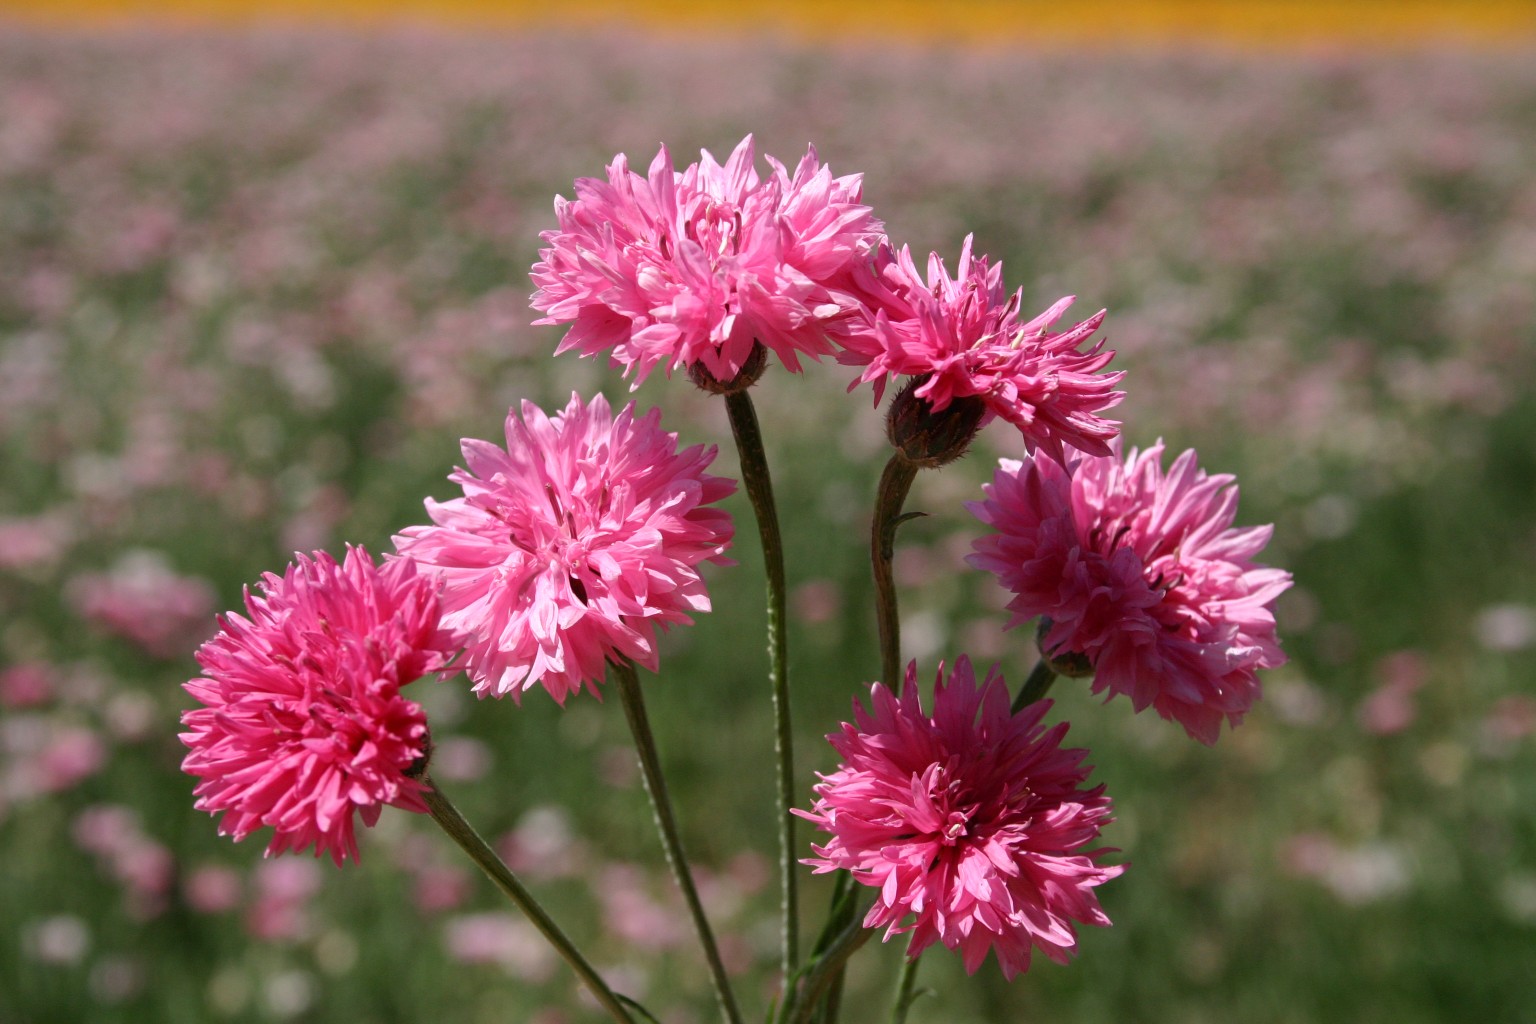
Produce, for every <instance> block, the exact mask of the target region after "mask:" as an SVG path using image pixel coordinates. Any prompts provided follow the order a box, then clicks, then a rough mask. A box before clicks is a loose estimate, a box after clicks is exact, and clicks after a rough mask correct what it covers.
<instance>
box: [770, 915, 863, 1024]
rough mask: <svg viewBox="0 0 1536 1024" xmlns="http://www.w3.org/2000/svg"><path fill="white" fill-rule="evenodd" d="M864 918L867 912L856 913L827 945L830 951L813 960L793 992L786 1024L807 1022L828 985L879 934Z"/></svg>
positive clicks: (787, 1007) (787, 1010) (788, 1006)
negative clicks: (866, 923) (866, 925)
mask: <svg viewBox="0 0 1536 1024" xmlns="http://www.w3.org/2000/svg"><path fill="white" fill-rule="evenodd" d="M863 919H864V915H863V914H858V915H856V916H855V917H854V919H853V921H851V922H849V924H848V927H847V928H844V929H843V930H842V932H840V933H839V934H838V936H837V938H836V939H834V940H833V941H832V943H831V944H830V945H828V946H827V949H826V952H824V953H822V954H821V956H819V957H817V958H816V959H815V960H814V961H812V963H811V968H810V970H809V971H808V972H807V973H806V975H805V977H804V978H803V979H802V980H801V982H800V984H799V985H798V986H796V988H795V990H794V991H793V992H791V993H790V1001H789V1005H787V1006H786V1007H785V1015H784V1017H783V1018H782V1019H783V1021H784V1024H806V1022H807V1021H809V1020H810V1019H811V1014H812V1013H814V1012H815V1010H816V1004H817V1003H818V1002H820V1001H821V997H822V996H823V995H824V994H825V993H826V991H827V989H828V987H829V986H831V985H832V983H833V982H834V981H836V980H837V978H838V977H840V976H841V975H842V973H843V966H844V965H845V964H846V963H847V962H848V958H849V957H850V956H852V955H853V954H854V953H855V952H857V951H858V949H859V947H860V946H862V945H864V943H866V942H868V941H869V940H870V937H871V936H873V935H874V934H875V933H874V931H873V930H871V929H869V928H865V927H864V920H863Z"/></svg>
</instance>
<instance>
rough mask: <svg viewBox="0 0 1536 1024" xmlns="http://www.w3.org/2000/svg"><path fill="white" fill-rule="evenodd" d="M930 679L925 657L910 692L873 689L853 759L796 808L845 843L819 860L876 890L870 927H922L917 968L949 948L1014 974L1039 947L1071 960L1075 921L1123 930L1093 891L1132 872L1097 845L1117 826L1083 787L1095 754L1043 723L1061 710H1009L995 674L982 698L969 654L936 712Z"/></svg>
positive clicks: (842, 744) (845, 759) (972, 965)
mask: <svg viewBox="0 0 1536 1024" xmlns="http://www.w3.org/2000/svg"><path fill="white" fill-rule="evenodd" d="M916 680H917V666H916V663H915V662H914V663H913V664H911V665H909V666H908V668H907V679H906V687H905V689H904V690H903V695H902V696H901V697H900V698H897V697H896V695H895V694H893V693H892V692H891V691H890V690H889V689H887V688H886V687H885V686H884V685H883V684H880V683H875V684H874V685H873V686H872V687H871V688H870V709H869V710H868V711H865V710H864V708H863V707H862V706H860V705H859V704H858V703H857V702H855V703H854V715H855V720H854V724H852V725H849V724H847V723H844V725H843V728H842V733H841V734H833V735H831V736H828V737H827V739H828V740H830V741H831V743H832V746H833V747H835V748H836V749H837V752H838V754H840V755H841V756H842V764H841V765H839V766H838V769H837V771H835V772H833V773H832V774H831V775H823V776H822V777H821V778H822V781H821V782H820V783H818V784H817V786H816V798H817V799H816V805H815V807H814V808H813V809H812V810H811V812H810V813H806V812H804V811H797V812H796V813H797V814H800V815H801V817H804V818H806V819H807V820H809V821H813V822H815V823H816V824H817V825H818V826H820V828H821V829H822V830H823V831H825V832H829V833H831V835H832V838H831V839H830V840H828V842H827V844H826V845H825V846H812V849H813V850H815V851H816V853H817V855H818V856H817V857H816V858H812V859H809V860H807V861H806V862H805V863H807V864H810V865H812V866H813V867H815V868H816V871H817V873H818V874H820V873H824V872H827V871H833V870H837V869H840V868H841V869H846V870H848V871H850V872H852V873H853V877H854V879H855V880H856V881H858V882H860V883H861V884H863V885H867V886H871V887H872V888H874V889H876V890H878V896H877V897H876V899H875V905H874V906H873V907H871V908H870V911H869V914H868V915H867V916H866V917H865V918H864V926H865V927H866V928H878V927H881V926H882V925H884V926H885V928H886V933H885V937H886V939H889V938H890V937H891V935H893V934H902V933H910V934H911V938H910V939H909V940H908V943H907V956H908V958H909V959H910V958H916V957H917V956H918V954H920V953H921V952H922V951H923V950H924V949H926V948H928V947H929V946H930V945H932V944H933V943H934V942H942V943H943V944H944V945H945V946H947V947H948V948H950V949H956V950H959V951H960V954H961V956H962V957H963V958H964V960H965V969H966V971H967V972H970V973H975V971H976V969H977V968H978V967H980V966H981V962H982V961H983V960H985V959H986V956H987V951H988V950H996V952H997V960H998V964H999V965H1000V966H1001V967H1002V969H1003V975H1004V976H1005V977H1007V978H1012V977H1014V976H1015V975H1016V974H1019V973H1021V972H1023V971H1026V970H1028V969H1029V960H1030V954H1031V952H1032V950H1033V949H1036V948H1038V949H1039V950H1040V951H1041V952H1042V953H1044V954H1045V955H1046V956H1047V957H1049V958H1050V959H1052V960H1054V961H1056V962H1057V963H1065V962H1066V961H1067V960H1068V959H1069V958H1070V957H1071V955H1072V954H1073V952H1075V950H1076V946H1077V933H1076V929H1075V927H1074V922H1081V923H1084V924H1094V925H1107V924H1109V918H1108V917H1106V916H1105V914H1104V911H1103V910H1101V909H1100V908H1099V901H1098V897H1097V896H1096V895H1095V894H1094V892H1093V889H1094V888H1095V887H1096V886H1098V885H1101V884H1103V883H1104V882H1106V881H1108V880H1109V879H1111V878H1114V877H1115V876H1116V875H1118V874H1120V873H1121V872H1122V871H1124V870H1125V869H1124V867H1123V866H1118V865H1115V866H1110V865H1101V864H1099V863H1098V859H1099V857H1100V856H1101V855H1102V854H1104V853H1108V852H1111V851H1108V850H1102V849H1095V850H1086V851H1085V850H1083V847H1084V846H1087V845H1088V844H1090V843H1092V842H1094V840H1095V839H1097V837H1098V834H1099V829H1100V827H1101V826H1103V825H1105V824H1107V823H1108V822H1109V821H1110V802H1109V798H1108V797H1106V796H1104V787H1103V786H1098V787H1095V788H1093V789H1083V788H1081V787H1082V784H1083V783H1084V781H1085V780H1086V779H1087V777H1088V772H1089V769H1088V768H1087V767H1085V766H1084V765H1083V764H1082V760H1083V758H1084V756H1086V755H1087V753H1088V752H1087V751H1086V750H1063V749H1061V740H1062V737H1063V736H1064V735H1065V734H1066V731H1067V725H1066V723H1064V722H1063V723H1061V724H1059V725H1056V726H1053V727H1051V728H1049V729H1047V728H1045V727H1044V726H1042V725H1041V724H1040V722H1041V719H1042V717H1044V715H1045V712H1046V711H1047V710H1048V709H1049V708H1050V706H1051V704H1050V701H1037V702H1036V703H1034V704H1031V705H1030V706H1029V707H1027V708H1024V709H1023V710H1022V711H1020V712H1018V713H1017V714H1013V713H1011V712H1010V711H1009V698H1008V689H1007V686H1006V685H1005V684H1004V682H1003V680H1002V677H1001V676H1000V675H998V673H997V670H996V669H995V668H994V669H993V670H992V672H990V673H989V674H988V675H987V678H986V681H985V682H983V683H982V685H981V688H980V689H978V688H977V686H976V677H975V674H974V673H973V672H972V670H971V663H970V660H969V659H967V658H965V657H963V656H962V657H961V658H960V659H959V660H958V661H957V662H956V663H955V669H954V672H953V673H952V674H951V675H950V677H949V680H948V683H947V684H946V682H945V679H944V669H943V666H942V665H941V666H940V667H939V675H938V679H937V680H936V681H935V683H934V696H933V708H934V710H933V716H932V717H931V718H930V717H928V716H927V715H926V714H925V713H924V712H923V707H922V701H921V698H920V697H919V696H918V693H917V685H916ZM909 917H910V920H908V918H909ZM903 922H906V923H903Z"/></svg>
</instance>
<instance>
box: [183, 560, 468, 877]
mask: <svg viewBox="0 0 1536 1024" xmlns="http://www.w3.org/2000/svg"><path fill="white" fill-rule="evenodd" d="M245 606H246V613H247V615H248V616H249V618H245V617H242V616H240V615H238V614H236V613H234V612H230V613H228V614H227V615H225V616H224V617H223V618H222V619H221V621H220V625H221V629H220V631H219V633H218V635H216V636H215V637H214V638H213V639H212V640H209V641H208V642H207V643H206V644H204V645H203V646H202V648H200V649H199V650H198V652H197V660H198V662H199V663H200V664H201V665H202V666H203V677H201V678H198V679H194V680H192V681H191V682H189V683H187V684H186V689H187V691H188V692H189V693H191V694H192V696H194V697H196V698H197V700H198V701H199V702H200V703H201V704H202V705H203V706H202V707H199V708H194V709H192V710H190V711H187V712H185V713H184V714H183V715H182V719H181V720H182V724H183V725H184V726H186V728H187V731H186V732H184V733H182V734H181V740H182V742H183V743H185V744H186V745H187V746H188V747H190V748H191V751H190V752H189V753H188V754H187V756H186V759H185V760H184V761H183V762H182V769H183V770H184V771H186V772H188V773H189V774H191V775H195V776H197V777H198V778H199V779H201V780H202V781H201V782H199V783H198V785H197V788H196V790H195V791H194V792H195V793H196V795H197V797H198V801H197V807H198V809H199V810H204V811H209V812H211V813H215V814H218V813H221V812H222V814H223V817H222V819H221V820H220V822H219V832H220V833H221V834H225V835H232V836H234V837H235V838H236V839H237V840H238V839H243V838H245V837H246V836H247V835H249V834H250V833H251V832H254V831H255V830H256V829H258V828H260V827H262V826H264V825H270V826H271V827H272V828H273V829H275V830H276V834H275V835H274V836H273V837H272V841H271V843H270V844H269V845H268V847H267V853H268V855H272V854H277V853H282V852H283V851H285V850H302V849H305V848H306V847H308V846H311V845H313V846H314V847H315V853H316V855H317V856H318V855H319V854H321V853H329V854H330V855H331V857H332V858H333V859H334V860H335V861H336V863H337V864H340V863H341V862H342V861H343V860H345V859H346V858H347V857H349V856H350V857H351V858H353V859H354V860H355V859H357V855H358V851H357V840H356V837H355V834H354V825H353V815H354V813H355V814H357V815H359V816H361V818H362V820H363V823H364V824H365V825H370V826H371V825H373V824H374V823H375V822H377V821H378V818H379V813H380V811H381V809H382V807H383V805H385V804H393V805H394V806H396V807H403V808H405V809H406V810H410V811H418V812H421V813H425V812H426V805H425V804H424V803H423V802H422V799H421V795H420V794H421V790H422V789H423V785H422V783H421V782H419V781H418V780H416V779H414V778H410V777H408V776H407V775H406V771H407V770H408V769H409V768H411V766H412V765H413V764H415V763H416V762H417V761H419V760H420V759H421V758H422V757H424V756H425V755H426V752H427V749H426V748H427V720H426V715H425V714H424V713H423V712H422V709H421V707H420V705H418V704H416V703H415V702H414V701H410V700H407V699H406V698H405V697H402V696H401V695H400V689H401V687H403V686H405V685H406V684H408V683H411V682H413V681H415V680H416V679H418V678H420V677H421V676H424V675H427V674H429V673H433V672H437V671H440V670H441V669H442V668H443V667H444V665H445V664H446V662H447V660H448V658H449V656H450V655H451V652H452V648H451V647H450V646H449V644H448V642H447V638H446V636H445V635H444V634H443V633H442V632H441V631H440V630H439V627H438V601H437V593H436V587H435V585H434V583H433V581H432V580H431V579H429V578H428V577H427V576H425V575H424V574H419V573H418V572H417V571H416V567H415V566H414V565H413V564H412V563H410V562H407V561H403V560H399V561H392V562H388V563H386V564H385V565H383V566H382V567H376V566H375V565H374V564H373V560H372V558H371V557H370V556H369V555H368V553H367V552H366V551H365V550H363V549H362V548H349V549H348V550H347V554H346V558H345V559H344V561H342V562H341V563H340V564H338V563H337V562H336V561H335V560H334V559H332V558H331V556H329V555H327V554H325V553H324V552H316V553H315V555H314V557H313V558H306V557H304V556H302V555H300V556H298V558H297V561H296V562H295V563H294V564H291V565H289V566H288V569H287V571H286V572H285V573H284V574H283V575H282V576H277V575H274V574H272V573H267V574H266V575H265V576H264V577H263V580H262V594H261V596H259V597H257V596H253V595H252V594H250V593H249V592H247V594H246V598H245Z"/></svg>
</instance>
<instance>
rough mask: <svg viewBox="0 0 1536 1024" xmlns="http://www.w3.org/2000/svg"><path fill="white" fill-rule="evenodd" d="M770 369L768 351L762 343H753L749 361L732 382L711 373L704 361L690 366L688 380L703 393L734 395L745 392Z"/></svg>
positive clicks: (748, 357)
mask: <svg viewBox="0 0 1536 1024" xmlns="http://www.w3.org/2000/svg"><path fill="white" fill-rule="evenodd" d="M767 368H768V350H767V349H766V348H764V347H763V343H762V342H760V341H754V342H753V343H752V351H751V353H750V354H748V356H747V360H746V362H745V363H743V364H742V366H741V371H740V372H739V373H737V374H736V376H734V377H732V378H731V379H730V380H726V381H722V380H720V379H719V378H718V377H716V376H715V375H714V374H712V373H710V372H709V368H708V367H706V366H705V365H704V363H703V361H702V360H698V361H695V362H692V363H689V364H688V379H689V380H691V381H693V383H694V384H695V386H697V387H698V388H699V390H701V391H708V392H709V393H710V394H712V395H734V394H736V393H737V392H738V391H745V390H747V388H749V387H751V386H752V385H753V384H756V383H757V379H758V378H759V377H761V376H762V375H763V371H764V370H765V369H767Z"/></svg>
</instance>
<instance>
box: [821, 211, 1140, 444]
mask: <svg viewBox="0 0 1536 1024" xmlns="http://www.w3.org/2000/svg"><path fill="white" fill-rule="evenodd" d="M886 255H887V258H886V259H885V260H883V261H881V263H880V268H879V271H878V278H877V279H876V280H874V281H870V282H867V284H868V286H869V290H870V291H871V292H872V293H873V294H872V296H871V301H870V305H869V307H868V308H869V310H870V311H871V312H870V313H868V314H866V320H867V322H866V323H865V324H864V325H863V327H862V328H861V329H857V330H849V331H847V332H846V333H845V335H844V336H842V337H841V340H842V341H843V344H844V345H845V351H844V352H842V353H841V354H840V355H839V356H838V361H839V362H842V363H846V364H849V365H854V366H863V367H864V372H863V373H862V375H861V376H860V377H859V379H858V380H857V381H855V382H854V385H853V387H856V386H858V385H859V384H864V383H873V384H874V389H875V401H876V402H877V403H878V402H879V401H880V397H881V395H882V394H884V391H885V385H886V383H887V382H888V381H889V380H890V378H892V377H895V376H900V375H905V376H910V377H914V378H916V379H917V380H916V382H915V383H916V387H915V389H914V391H913V394H914V396H915V397H917V398H920V399H923V400H924V401H925V402H926V403H927V404H928V405H929V406H930V407H931V409H932V411H934V412H943V411H944V410H945V409H946V408H948V407H949V405H950V404H951V403H953V402H955V401H957V400H959V399H964V398H970V397H973V396H974V397H978V398H980V399H982V400H983V401H984V402H985V403H986V411H985V413H984V414H983V416H982V420H981V424H980V425H983V426H984V425H985V424H986V423H987V422H989V421H990V420H992V419H993V418H994V417H999V416H1000V417H1002V418H1003V419H1004V420H1007V421H1008V422H1009V423H1012V424H1013V425H1014V426H1015V427H1017V428H1018V429H1019V432H1020V433H1022V434H1023V435H1024V440H1025V442H1026V444H1027V445H1028V446H1029V448H1030V449H1031V450H1033V449H1034V448H1036V447H1040V448H1043V449H1045V450H1046V451H1047V452H1049V453H1051V454H1052V455H1055V456H1057V457H1058V458H1060V457H1061V454H1062V446H1063V444H1065V445H1070V446H1071V447H1073V448H1079V449H1081V450H1083V451H1086V452H1091V453H1093V454H1095V455H1103V454H1107V453H1108V451H1109V447H1108V442H1109V440H1110V439H1111V438H1113V437H1115V436H1116V435H1117V434H1118V432H1119V424H1118V423H1116V422H1115V421H1113V420H1106V419H1104V418H1102V417H1101V416H1099V415H1098V413H1100V412H1103V411H1104V410H1106V409H1109V408H1111V407H1113V406H1115V405H1117V404H1119V402H1120V400H1121V399H1122V398H1124V397H1125V395H1124V393H1123V392H1119V391H1116V390H1114V387H1115V385H1116V384H1117V383H1119V382H1120V380H1121V379H1122V378H1123V377H1124V376H1125V374H1124V373H1103V372H1101V371H1102V370H1103V369H1104V367H1105V366H1107V365H1109V362H1110V360H1111V359H1113V358H1114V355H1115V353H1114V352H1113V351H1109V350H1106V349H1105V348H1104V343H1103V342H1102V341H1100V342H1099V343H1097V344H1095V345H1092V346H1091V347H1088V348H1086V349H1085V348H1084V346H1085V345H1087V343H1088V339H1089V338H1090V337H1092V335H1093V333H1094V332H1095V331H1097V330H1098V329H1099V325H1100V324H1102V323H1103V322H1104V311H1103V310H1100V311H1099V312H1097V313H1095V314H1094V315H1093V316H1091V317H1089V318H1088V319H1087V320H1084V321H1082V322H1081V323H1078V324H1075V325H1073V326H1072V327H1071V328H1070V329H1068V330H1066V331H1062V332H1060V333H1051V332H1050V330H1049V328H1050V327H1051V325H1053V324H1054V323H1056V321H1057V320H1059V319H1061V316H1062V314H1063V313H1065V312H1066V310H1067V307H1068V306H1070V305H1071V304H1072V297H1070V296H1069V297H1067V298H1064V299H1061V300H1059V301H1057V302H1056V304H1055V305H1053V306H1051V308H1050V309H1047V310H1046V311H1045V312H1044V313H1041V314H1040V315H1039V316H1037V317H1035V318H1034V319H1033V320H1029V321H1022V320H1021V318H1020V315H1019V314H1020V307H1021V304H1022V303H1023V298H1024V293H1023V290H1022V289H1020V290H1019V291H1016V292H1014V293H1013V294H1012V295H1008V294H1007V293H1005V292H1004V290H1003V267H1002V264H1001V263H997V264H992V263H989V262H988V260H987V258H986V257H985V256H982V257H979V258H973V257H972V256H971V238H970V237H969V236H967V237H966V240H965V244H964V245H963V246H962V247H961V250H960V263H959V266H958V267H957V268H956V272H955V276H954V277H950V276H949V271H948V269H947V268H946V267H945V266H944V261H943V260H941V259H940V258H939V256H938V254H937V253H934V254H932V255H930V256H929V258H928V275H927V278H926V280H925V279H924V277H923V275H922V274H921V273H920V272H919V271H918V269H917V266H916V264H915V263H914V262H913V260H912V253H911V250H910V249H909V248H907V247H906V246H903V247H902V249H901V251H900V252H898V253H896V254H895V256H894V258H890V257H889V253H887V254H886ZM850 390H852V388H851V387H850Z"/></svg>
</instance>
